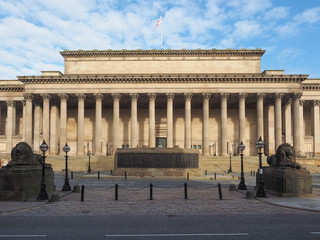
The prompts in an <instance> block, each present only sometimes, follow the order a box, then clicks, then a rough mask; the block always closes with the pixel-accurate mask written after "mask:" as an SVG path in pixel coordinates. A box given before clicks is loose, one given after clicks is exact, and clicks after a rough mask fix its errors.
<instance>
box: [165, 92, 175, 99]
mask: <svg viewBox="0 0 320 240" xmlns="http://www.w3.org/2000/svg"><path fill="white" fill-rule="evenodd" d="M166 97H167V99H168V100H173V98H174V93H166Z"/></svg>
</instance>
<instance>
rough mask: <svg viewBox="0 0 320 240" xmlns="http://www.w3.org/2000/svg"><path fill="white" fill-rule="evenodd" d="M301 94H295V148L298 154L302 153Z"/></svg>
mask: <svg viewBox="0 0 320 240" xmlns="http://www.w3.org/2000/svg"><path fill="white" fill-rule="evenodd" d="M301 96H302V94H301V93H296V94H294V95H293V148H294V150H295V151H296V154H297V156H300V155H301V147H300V146H301V143H300V106H299V101H300V98H301Z"/></svg>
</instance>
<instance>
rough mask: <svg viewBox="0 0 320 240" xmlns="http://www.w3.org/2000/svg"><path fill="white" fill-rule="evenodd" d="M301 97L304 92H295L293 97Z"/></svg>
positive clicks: (295, 98)
mask: <svg viewBox="0 0 320 240" xmlns="http://www.w3.org/2000/svg"><path fill="white" fill-rule="evenodd" d="M301 97H302V93H294V94H293V99H294V100H297V99H298V100H299V99H300V98H301Z"/></svg>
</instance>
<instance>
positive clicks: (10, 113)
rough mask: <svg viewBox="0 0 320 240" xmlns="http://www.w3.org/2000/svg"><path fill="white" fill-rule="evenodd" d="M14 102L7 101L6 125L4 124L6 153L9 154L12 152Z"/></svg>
mask: <svg viewBox="0 0 320 240" xmlns="http://www.w3.org/2000/svg"><path fill="white" fill-rule="evenodd" d="M14 105H15V102H14V101H12V100H10V101H7V124H6V135H7V136H6V137H7V153H11V150H12V144H13V142H12V136H13V108H14Z"/></svg>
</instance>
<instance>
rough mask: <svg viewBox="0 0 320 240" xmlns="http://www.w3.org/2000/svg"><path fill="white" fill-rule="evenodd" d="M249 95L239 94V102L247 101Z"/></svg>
mask: <svg viewBox="0 0 320 240" xmlns="http://www.w3.org/2000/svg"><path fill="white" fill-rule="evenodd" d="M247 97H248V93H239V100H246V98H247Z"/></svg>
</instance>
